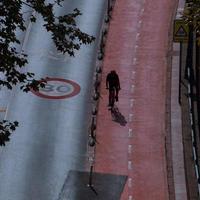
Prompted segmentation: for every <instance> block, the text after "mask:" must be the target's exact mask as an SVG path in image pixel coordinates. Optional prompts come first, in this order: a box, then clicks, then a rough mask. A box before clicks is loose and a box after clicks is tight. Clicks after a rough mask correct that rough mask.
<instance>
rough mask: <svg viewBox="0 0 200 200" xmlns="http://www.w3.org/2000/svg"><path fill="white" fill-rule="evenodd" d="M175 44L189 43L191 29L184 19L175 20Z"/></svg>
mask: <svg viewBox="0 0 200 200" xmlns="http://www.w3.org/2000/svg"><path fill="white" fill-rule="evenodd" d="M173 35H174V42H187V41H188V35H189V28H188V26H187V25H186V24H185V23H184V21H183V20H182V19H175V20H174V34H173Z"/></svg>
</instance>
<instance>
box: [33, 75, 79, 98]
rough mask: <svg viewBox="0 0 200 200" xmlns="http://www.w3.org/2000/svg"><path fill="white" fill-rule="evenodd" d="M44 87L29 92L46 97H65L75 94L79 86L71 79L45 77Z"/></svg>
mask: <svg viewBox="0 0 200 200" xmlns="http://www.w3.org/2000/svg"><path fill="white" fill-rule="evenodd" d="M45 80H46V82H47V83H46V86H45V88H40V90H39V91H33V90H31V92H32V93H33V94H35V95H37V96H39V97H42V98H46V99H66V98H70V97H73V96H75V95H77V94H78V93H79V92H80V86H79V85H78V84H77V83H76V82H74V81H71V80H67V79H62V78H46V79H45Z"/></svg>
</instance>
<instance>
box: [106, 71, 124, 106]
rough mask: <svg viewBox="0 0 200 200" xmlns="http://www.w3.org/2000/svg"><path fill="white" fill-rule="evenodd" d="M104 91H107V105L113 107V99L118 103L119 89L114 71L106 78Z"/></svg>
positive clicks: (117, 78)
mask: <svg viewBox="0 0 200 200" xmlns="http://www.w3.org/2000/svg"><path fill="white" fill-rule="evenodd" d="M106 89H109V104H108V106H113V104H114V99H113V98H115V100H116V101H118V93H119V90H120V89H121V88H120V82H119V76H118V74H117V73H116V71H115V70H111V71H110V72H109V73H108V75H107V77H106Z"/></svg>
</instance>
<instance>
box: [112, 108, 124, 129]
mask: <svg viewBox="0 0 200 200" xmlns="http://www.w3.org/2000/svg"><path fill="white" fill-rule="evenodd" d="M111 115H112V119H113V121H115V122H117V123H119V124H120V125H121V126H126V124H127V121H126V119H125V117H124V115H122V113H120V111H119V108H118V107H117V106H116V105H115V106H114V107H113V108H112V109H111Z"/></svg>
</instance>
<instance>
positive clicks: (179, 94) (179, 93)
mask: <svg viewBox="0 0 200 200" xmlns="http://www.w3.org/2000/svg"><path fill="white" fill-rule="evenodd" d="M182 49H183V43H182V42H180V55H179V90H178V102H179V104H180V105H181V81H182V80H181V76H182Z"/></svg>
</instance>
